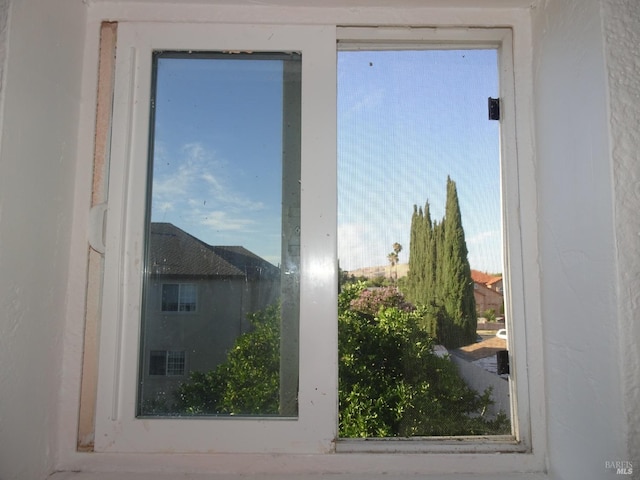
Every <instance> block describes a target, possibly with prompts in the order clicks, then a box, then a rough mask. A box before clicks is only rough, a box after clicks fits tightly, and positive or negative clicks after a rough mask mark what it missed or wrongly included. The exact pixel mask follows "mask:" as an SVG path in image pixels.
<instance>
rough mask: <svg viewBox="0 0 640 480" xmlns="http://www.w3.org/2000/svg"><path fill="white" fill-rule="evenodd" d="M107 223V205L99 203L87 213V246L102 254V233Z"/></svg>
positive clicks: (103, 246)
mask: <svg viewBox="0 0 640 480" xmlns="http://www.w3.org/2000/svg"><path fill="white" fill-rule="evenodd" d="M106 221H107V204H106V203H99V204H97V205H94V206H93V207H91V210H90V211H89V246H91V248H93V249H94V250H95V251H96V252H98V253H100V254H104V250H105V245H104V233H105V229H106V228H105V225H106Z"/></svg>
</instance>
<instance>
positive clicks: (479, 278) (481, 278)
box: [471, 270, 502, 285]
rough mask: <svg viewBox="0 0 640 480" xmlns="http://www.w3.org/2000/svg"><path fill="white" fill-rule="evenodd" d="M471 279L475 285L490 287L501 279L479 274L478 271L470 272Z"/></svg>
mask: <svg viewBox="0 0 640 480" xmlns="http://www.w3.org/2000/svg"><path fill="white" fill-rule="evenodd" d="M471 279H472V280H473V281H474V282H476V283H481V284H482V285H491V284H493V283H495V282H497V281H499V280H502V277H498V276H495V275H489V274H488V273H485V272H480V271H479V270H471Z"/></svg>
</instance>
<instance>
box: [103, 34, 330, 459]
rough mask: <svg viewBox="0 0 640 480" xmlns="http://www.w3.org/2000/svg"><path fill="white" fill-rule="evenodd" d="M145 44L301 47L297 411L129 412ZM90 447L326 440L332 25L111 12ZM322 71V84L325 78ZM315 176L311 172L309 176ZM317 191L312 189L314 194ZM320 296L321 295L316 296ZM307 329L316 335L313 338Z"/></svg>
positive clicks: (196, 448)
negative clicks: (214, 21)
mask: <svg viewBox="0 0 640 480" xmlns="http://www.w3.org/2000/svg"><path fill="white" fill-rule="evenodd" d="M154 50H183V51H188V50H202V51H237V50H240V51H268V52H277V51H296V52H301V54H302V139H301V140H302V159H303V161H302V178H301V189H302V193H301V212H302V217H303V218H302V219H301V267H300V269H301V273H300V297H301V305H300V310H301V318H300V339H299V340H300V351H301V352H304V353H305V354H304V355H303V356H302V357H301V359H300V367H299V368H300V370H299V377H300V381H299V382H300V387H299V388H300V391H299V398H298V408H299V414H298V417H297V418H286V419H283V418H278V419H273V418H243V419H242V420H237V419H231V418H208V419H190V420H189V421H184V420H179V419H166V418H165V419H137V418H136V416H135V412H136V409H135V405H136V400H135V398H136V388H137V383H138V382H137V378H136V376H137V369H135V368H131V365H136V364H137V363H138V358H139V353H138V348H139V347H138V345H139V344H140V342H139V339H140V319H139V315H140V313H139V312H140V304H141V298H142V290H141V288H142V267H141V266H142V264H143V258H144V250H143V248H142V245H143V244H144V242H143V239H144V214H145V212H144V205H145V204H146V202H145V194H146V189H145V188H143V186H144V185H146V175H147V162H146V159H147V158H148V145H147V143H148V138H149V136H148V131H149V102H150V88H151V85H150V79H151V57H152V52H153V51H154ZM117 51H118V56H117V58H116V74H115V93H114V112H113V127H112V128H113V130H112V145H111V160H110V173H109V202H108V203H109V207H108V212H109V213H108V217H107V230H106V242H105V243H106V250H105V272H104V289H103V310H102V326H101V337H100V358H99V372H98V399H97V405H96V434H95V444H94V448H95V450H96V451H102V452H128V453H134V452H138V453H142V452H157V451H166V450H170V451H173V452H185V453H186V452H189V453H192V452H210V451H216V452H253V453H258V452H260V453H266V452H271V453H274V452H284V451H288V452H296V453H318V452H328V451H331V450H332V449H333V440H334V438H335V436H336V429H337V410H336V408H335V407H336V405H337V354H336V351H337V323H336V322H334V321H332V320H334V319H335V318H337V291H336V288H335V283H336V280H335V279H336V278H337V260H336V201H335V197H336V195H335V189H336V180H335V175H336V172H335V169H336V167H335V162H331V161H326V159H327V158H328V159H331V158H335V151H336V146H335V145H336V144H335V137H336V135H335V129H332V128H331V127H330V126H331V125H333V124H335V116H336V107H335V95H336V94H335V85H334V84H335V63H336V50H335V27H331V26H329V27H327V26H308V27H298V26H259V25H216V26H214V27H212V26H211V25H205V24H154V23H121V24H120V25H119V27H118V50H117ZM327 78H330V79H332V81H331V82H330V83H331V85H329V86H328V85H326V79H327ZM319 180H322V181H319ZM318 199H321V201H318ZM318 299H322V302H318ZM318 338H323V339H325V341H324V342H317V339H318Z"/></svg>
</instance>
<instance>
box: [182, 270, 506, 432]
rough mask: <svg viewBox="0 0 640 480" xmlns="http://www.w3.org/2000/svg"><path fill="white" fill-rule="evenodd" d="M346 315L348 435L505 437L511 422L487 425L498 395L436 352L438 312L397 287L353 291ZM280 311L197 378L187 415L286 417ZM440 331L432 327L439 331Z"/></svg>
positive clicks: (186, 388) (347, 288) (345, 300)
mask: <svg viewBox="0 0 640 480" xmlns="http://www.w3.org/2000/svg"><path fill="white" fill-rule="evenodd" d="M338 308H339V318H338V322H339V324H338V327H339V336H338V339H339V340H338V355H339V379H340V385H339V402H340V414H339V422H340V423H339V435H340V436H341V437H398V436H401V437H404V436H431V435H480V434H482V435H485V434H497V433H506V432H507V431H508V428H509V423H508V420H507V419H506V417H504V416H499V417H498V418H496V419H495V420H487V419H485V418H484V416H483V412H484V410H485V409H486V407H487V406H488V405H489V404H490V403H491V398H490V391H486V392H484V394H483V395H478V394H477V393H476V392H474V391H473V390H471V389H469V388H468V387H467V386H466V385H465V383H464V381H463V380H462V379H461V378H460V376H459V375H458V373H457V370H456V367H455V365H454V364H453V363H452V362H451V361H450V360H449V359H447V358H440V357H438V356H436V355H435V354H434V353H433V344H434V341H433V337H432V336H431V335H430V334H429V328H431V327H432V325H431V323H433V322H435V323H437V322H438V321H439V318H440V316H441V312H440V310H439V309H437V308H436V307H419V308H414V307H413V306H412V305H410V304H409V303H407V302H406V301H405V299H404V297H403V296H402V295H401V294H400V292H399V291H398V290H397V289H396V288H395V287H385V288H375V289H370V288H367V286H366V284H365V283H364V282H356V283H347V284H346V285H344V286H343V289H342V292H341V293H340V295H339V297H338ZM279 319H280V311H279V308H277V307H269V308H267V309H266V310H264V311H263V312H260V313H257V314H254V315H252V316H251V320H252V324H253V327H254V328H253V330H252V331H251V332H249V333H246V334H244V335H241V336H240V337H239V338H238V340H237V342H236V344H235V345H234V347H233V349H232V350H231V351H230V352H229V355H228V358H227V361H226V362H225V363H224V364H222V365H219V366H218V368H216V369H215V370H213V371H211V372H205V373H203V372H194V373H192V374H191V376H190V378H189V381H188V382H186V383H184V384H183V385H182V386H181V387H180V389H179V391H178V394H177V405H178V409H179V411H180V412H182V413H183V414H187V415H188V414H191V415H203V414H209V415H210V414H262V415H264V414H270V413H273V414H275V413H277V412H278V395H279V393H278V388H279V384H278V371H279V360H278V352H279V332H278V329H279ZM430 325H431V326H430Z"/></svg>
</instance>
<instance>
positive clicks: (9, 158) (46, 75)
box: [0, 0, 85, 480]
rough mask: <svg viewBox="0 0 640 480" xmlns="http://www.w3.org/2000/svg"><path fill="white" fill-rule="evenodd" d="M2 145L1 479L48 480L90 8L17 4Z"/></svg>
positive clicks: (68, 1) (29, 0)
mask: <svg viewBox="0 0 640 480" xmlns="http://www.w3.org/2000/svg"><path fill="white" fill-rule="evenodd" d="M9 4H10V10H9V12H10V13H9V30H8V36H7V38H5V39H4V40H5V42H6V45H8V48H7V58H6V64H5V75H4V82H3V83H4V84H3V95H4V100H3V101H4V105H3V118H4V121H3V129H2V137H1V144H0V148H1V151H0V312H1V313H0V319H1V320H0V365H2V367H1V368H0V478H2V479H3V480H11V479H18V480H30V479H42V478H46V475H47V474H48V473H50V472H51V471H52V469H53V465H54V462H55V459H54V453H53V452H55V448H54V447H55V437H56V430H57V415H56V408H55V406H56V402H57V398H58V394H59V384H60V378H61V360H62V350H63V345H62V337H63V330H64V328H63V327H64V319H65V309H66V298H67V272H68V264H69V243H70V240H71V225H72V207H73V198H74V171H75V164H76V135H77V131H78V112H79V105H80V80H81V66H82V65H81V63H82V51H83V41H84V10H85V9H84V8H82V7H83V5H82V1H81V0H58V1H55V2H50V1H39V0H16V1H11V2H8V1H7V2H2V3H1V4H0V16H3V15H5V14H6V12H7V11H6V7H7V5H9Z"/></svg>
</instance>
